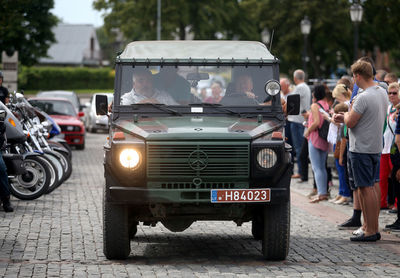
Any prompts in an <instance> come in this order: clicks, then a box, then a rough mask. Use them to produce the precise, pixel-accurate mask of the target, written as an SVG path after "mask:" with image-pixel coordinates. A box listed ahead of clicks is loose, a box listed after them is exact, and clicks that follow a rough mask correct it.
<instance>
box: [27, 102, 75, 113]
mask: <svg viewBox="0 0 400 278" xmlns="http://www.w3.org/2000/svg"><path fill="white" fill-rule="evenodd" d="M29 103H30V104H32V106H35V107H37V108H39V109H40V110H42V111H44V112H46V113H47V114H49V115H63V116H76V112H75V108H74V107H73V106H72V104H71V103H70V102H68V101H62V100H43V99H31V100H29Z"/></svg>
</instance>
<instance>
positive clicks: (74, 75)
mask: <svg viewBox="0 0 400 278" xmlns="http://www.w3.org/2000/svg"><path fill="white" fill-rule="evenodd" d="M20 69H21V70H20V72H19V73H18V87H19V88H20V89H23V90H76V89H113V88H114V76H115V72H114V70H113V69H111V68H85V67H24V66H23V67H22V68H20Z"/></svg>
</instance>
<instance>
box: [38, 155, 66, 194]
mask: <svg viewBox="0 0 400 278" xmlns="http://www.w3.org/2000/svg"><path fill="white" fill-rule="evenodd" d="M41 158H42V159H43V160H44V162H45V164H46V165H47V167H49V171H50V176H51V181H50V184H49V188H48V189H47V192H46V193H45V194H49V193H50V192H52V191H53V190H54V189H56V188H57V187H58V186H59V185H60V183H61V182H62V180H61V179H60V176H59V175H58V171H57V166H56V165H55V164H54V162H53V159H52V158H51V157H49V156H47V155H43V156H41Z"/></svg>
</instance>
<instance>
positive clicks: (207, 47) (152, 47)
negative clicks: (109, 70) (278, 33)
mask: <svg viewBox="0 0 400 278" xmlns="http://www.w3.org/2000/svg"><path fill="white" fill-rule="evenodd" d="M119 58H120V59H121V60H128V59H135V60H146V59H149V60H153V59H163V60H165V61H168V60H176V59H178V60H188V59H192V60H197V59H206V60H218V59H219V60H221V61H222V60H228V61H231V60H236V61H237V60H242V61H246V60H248V61H249V62H251V61H256V62H260V61H261V60H263V61H269V62H271V61H277V59H276V58H275V57H274V56H273V55H272V54H271V53H270V52H269V51H268V49H267V48H266V47H265V45H264V44H262V43H260V42H250V41H137V42H131V43H129V44H128V45H127V46H126V48H125V50H124V51H123V52H122V54H121V55H120V56H119Z"/></svg>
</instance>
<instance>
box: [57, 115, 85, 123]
mask: <svg viewBox="0 0 400 278" xmlns="http://www.w3.org/2000/svg"><path fill="white" fill-rule="evenodd" d="M50 116H51V117H52V118H53V119H54V120H55V121H56V123H57V124H58V125H82V122H81V121H80V120H78V119H77V118H76V117H74V116H66V115H50Z"/></svg>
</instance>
